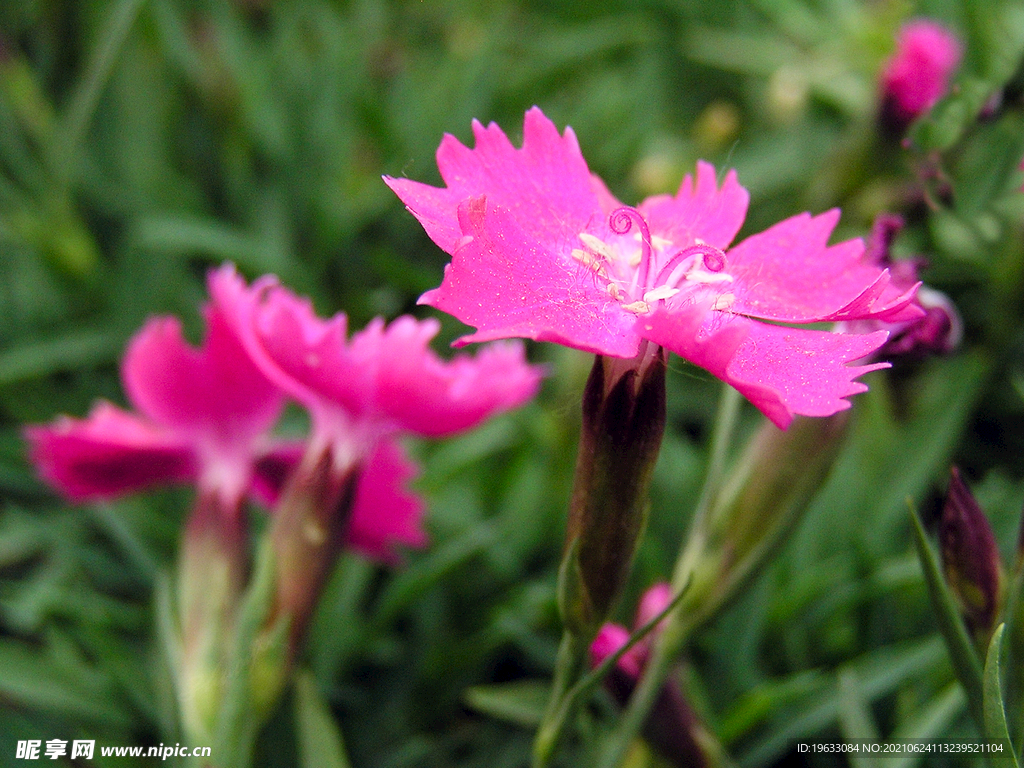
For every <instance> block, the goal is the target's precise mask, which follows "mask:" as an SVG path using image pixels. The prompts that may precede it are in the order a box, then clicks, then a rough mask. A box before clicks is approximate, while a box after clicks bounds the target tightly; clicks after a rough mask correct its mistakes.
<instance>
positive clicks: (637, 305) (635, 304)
mask: <svg viewBox="0 0 1024 768" xmlns="http://www.w3.org/2000/svg"><path fill="white" fill-rule="evenodd" d="M622 308H623V309H624V310H626V311H627V312H632V313H633V314H635V315H646V314H647V313H648V312H650V311H651V308H650V306H649V305H648V304H647V302H646V301H631V302H629V304H623V305H622Z"/></svg>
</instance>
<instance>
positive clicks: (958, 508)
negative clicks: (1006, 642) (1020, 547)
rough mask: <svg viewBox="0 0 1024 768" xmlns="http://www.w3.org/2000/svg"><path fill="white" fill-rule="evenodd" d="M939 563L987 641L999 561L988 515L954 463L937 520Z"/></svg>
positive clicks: (997, 591)
mask: <svg viewBox="0 0 1024 768" xmlns="http://www.w3.org/2000/svg"><path fill="white" fill-rule="evenodd" d="M939 543H940V544H941V547H942V566H943V570H944V572H945V575H946V582H947V583H948V584H949V587H950V589H951V590H952V592H953V594H954V595H956V598H957V601H958V602H959V603H960V609H961V611H963V615H964V619H965V621H966V622H967V626H968V628H969V629H970V630H971V632H972V634H973V635H974V636H975V638H981V639H982V640H984V641H985V642H986V643H987V638H988V636H989V634H990V633H991V632H992V629H993V627H994V625H995V619H996V614H997V612H998V610H999V604H1000V599H1001V594H1002V588H1003V585H1002V581H1003V573H1002V563H1001V561H1000V559H999V549H998V548H997V547H996V540H995V536H994V535H993V534H992V527H991V526H990V525H989V522H988V518H986V517H985V513H984V512H982V511H981V507H980V506H978V502H977V501H975V499H974V496H973V494H972V493H971V491H970V489H969V488H968V487H967V484H966V483H964V481H963V480H962V479H961V478H960V472H959V470H958V469H957V468H956V467H953V468H952V470H951V471H950V478H949V491H948V493H947V494H946V502H945V504H944V505H943V507H942V517H941V519H940V521H939Z"/></svg>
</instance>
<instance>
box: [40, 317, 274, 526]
mask: <svg viewBox="0 0 1024 768" xmlns="http://www.w3.org/2000/svg"><path fill="white" fill-rule="evenodd" d="M206 321H207V333H206V338H205V339H204V341H203V344H202V346H201V347H200V348H199V349H193V348H192V347H190V346H189V345H188V344H187V343H186V342H185V340H184V339H183V338H182V335H181V325H180V323H179V322H178V321H177V319H175V318H172V317H155V318H152V319H151V320H149V322H147V323H146V325H145V326H144V327H143V328H142V330H141V331H139V333H138V334H136V336H135V337H134V338H133V339H132V340H131V342H130V343H129V345H128V349H127V352H126V353H125V356H124V359H123V360H122V363H121V377H122V380H123V382H124V387H125V391H126V392H127V395H128V399H129V401H130V402H131V403H132V405H133V406H135V408H136V410H137V411H138V414H135V413H129V412H127V411H124V410H122V409H120V408H118V407H117V406H115V405H112V404H110V403H106V402H101V403H98V404H97V405H96V406H95V407H94V408H93V410H92V412H91V413H90V414H89V416H88V417H87V418H85V419H75V418H71V417H67V416H62V417H60V418H58V419H57V420H56V421H55V422H54V423H53V424H50V425H37V426H30V427H28V428H26V430H25V436H26V438H27V439H28V441H29V443H30V446H31V451H30V455H31V459H32V461H33V463H34V464H35V465H36V467H37V468H38V470H39V472H40V474H41V475H42V477H43V478H44V479H45V480H47V482H49V483H50V484H51V485H53V486H54V487H55V488H56V489H57V490H59V491H60V492H61V493H62V494H64V495H65V496H67V497H68V498H69V499H71V500H74V501H84V500H89V499H103V498H111V497H114V496H117V495H120V494H123V493H127V492H130V491H134V490H138V489H141V488H144V487H147V486H151V485H154V484H157V483H167V482H195V483H196V484H197V485H198V487H199V489H200V492H201V493H213V494H214V495H216V496H217V497H218V498H219V499H220V500H221V503H220V504H219V505H218V506H219V507H220V508H222V509H226V510H237V508H238V502H239V501H240V500H241V498H242V497H243V496H244V495H245V494H246V493H247V492H248V490H249V487H250V484H251V482H252V478H253V471H254V467H255V464H256V462H257V460H258V459H259V458H260V457H261V456H262V455H264V453H265V452H266V451H268V450H269V449H270V448H271V447H272V445H271V442H270V439H269V437H268V432H269V430H270V428H271V427H272V426H273V424H274V422H275V421H277V418H278V416H279V414H280V412H281V408H282V406H283V404H284V395H283V393H282V392H281V391H280V390H279V389H278V388H277V387H276V386H275V385H273V384H272V383H271V382H270V381H268V380H267V378H266V377H264V376H263V374H261V373H260V372H259V370H258V369H257V368H256V367H255V366H254V365H253V364H252V362H251V361H250V360H249V357H248V355H247V354H246V353H245V350H244V349H243V348H242V347H241V345H240V344H239V343H238V340H237V338H236V337H235V335H234V334H233V333H232V332H231V329H230V328H229V326H228V325H227V323H226V322H225V319H224V316H223V314H222V313H221V312H220V311H219V310H218V309H217V308H216V307H207V308H206Z"/></svg>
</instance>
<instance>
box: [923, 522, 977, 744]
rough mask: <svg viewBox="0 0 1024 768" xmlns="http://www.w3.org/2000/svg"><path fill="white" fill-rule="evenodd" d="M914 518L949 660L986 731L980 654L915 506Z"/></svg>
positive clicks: (968, 701) (932, 598)
mask: <svg viewBox="0 0 1024 768" xmlns="http://www.w3.org/2000/svg"><path fill="white" fill-rule="evenodd" d="M910 518H911V522H912V523H913V530H914V545H915V546H916V547H917V555H918V558H919V559H920V561H921V569H922V570H923V571H924V578H925V582H926V583H927V585H928V594H929V596H930V597H931V600H932V608H933V609H934V610H935V618H936V621H937V622H938V625H939V631H940V632H941V633H942V637H943V638H944V639H945V641H946V648H947V649H948V651H949V659H950V661H951V662H952V664H953V670H954V671H955V672H956V676H957V678H958V679H959V680H960V684H961V685H963V687H964V691H965V692H966V693H967V704H968V707H969V709H970V711H971V716H972V717H973V718H974V720H975V722H976V723H977V725H978V728H979V730H981V729H983V727H984V722H985V717H984V707H983V704H982V668H981V661H980V660H979V659H978V654H977V653H976V652H975V650H974V645H973V644H972V643H971V639H970V637H969V636H968V634H967V628H966V627H965V626H964V622H963V619H962V618H961V617H960V609H959V608H957V605H956V600H955V599H954V598H953V595H952V593H951V592H950V591H949V587H948V586H947V585H946V580H945V579H944V578H943V576H942V568H941V566H940V565H939V559H938V556H937V555H936V554H935V551H934V550H933V549H932V547H931V545H930V544H929V543H928V538H927V536H926V534H925V532H924V528H923V527H922V525H921V521H920V519H918V516H917V512H915V511H914V509H913V507H911V509H910Z"/></svg>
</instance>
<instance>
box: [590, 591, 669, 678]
mask: <svg viewBox="0 0 1024 768" xmlns="http://www.w3.org/2000/svg"><path fill="white" fill-rule="evenodd" d="M671 602H672V586H671V585H670V584H668V583H667V582H659V583H657V584H654V585H653V586H651V587H650V588H649V589H648V590H647V591H646V592H644V594H643V596H642V597H641V598H640V603H639V605H637V609H636V616H635V617H634V619H633V628H634V629H640V628H641V627H643V626H644V625H645V624H647V623H648V622H649V621H651V620H653V619H654V618H656V617H657V616H658V614H660V613H661V612H662V611H664V610H665V609H666V608H667V607H668V605H669V603H671ZM664 623H665V620H664V619H663V620H662V621H661V622H660V623H659V624H658V625H657V626H656V627H655V628H654V629H653V630H651V632H649V633H648V634H647V635H646V636H644V637H643V638H642V639H641V640H640V641H639V642H637V644H636V645H634V646H633V647H632V648H630V649H629V650H628V651H626V652H625V653H624V654H623V655H622V657H621V658H620V659H619V660H618V662H616V666H617V667H618V669H619V670H620V671H622V672H624V673H625V674H626V675H627V676H628V677H629V679H630V680H632V681H633V682H636V681H637V680H638V679H639V677H640V673H641V672H642V671H643V668H644V665H645V664H646V663H647V657H648V655H649V654H650V650H651V646H652V645H653V643H654V639H655V638H656V637H657V635H658V633H660V632H661V630H662V629H663V627H664ZM629 634H630V633H629V630H628V629H626V628H625V627H623V626H622V625H621V624H613V623H611V622H608V623H606V624H604V625H603V626H602V627H601V629H600V631H599V632H598V633H597V637H596V638H594V641H593V642H592V643H591V644H590V666H592V667H596V666H598V665H600V664H601V662H603V661H604V660H605V659H607V658H608V657H609V656H611V655H612V654H614V653H617V652H618V651H619V649H620V648H622V647H623V646H624V645H626V643H628V642H629Z"/></svg>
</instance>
